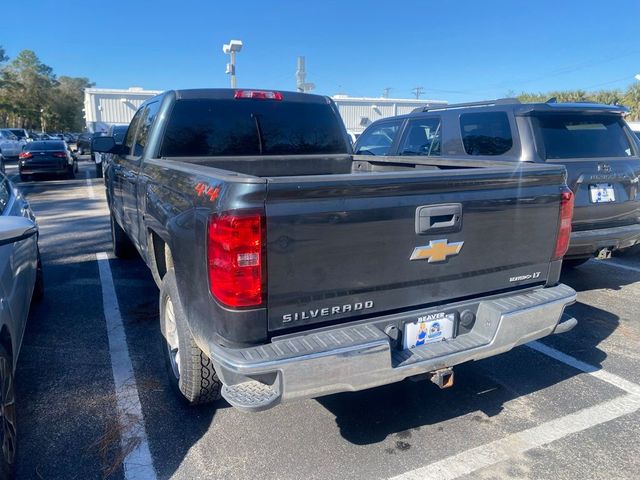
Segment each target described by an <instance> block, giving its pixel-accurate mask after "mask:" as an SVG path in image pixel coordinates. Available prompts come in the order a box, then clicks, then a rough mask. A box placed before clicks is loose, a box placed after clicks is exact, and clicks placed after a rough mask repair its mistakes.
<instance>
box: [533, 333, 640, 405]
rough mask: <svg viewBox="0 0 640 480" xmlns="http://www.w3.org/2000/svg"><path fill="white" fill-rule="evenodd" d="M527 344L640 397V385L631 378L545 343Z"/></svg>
mask: <svg viewBox="0 0 640 480" xmlns="http://www.w3.org/2000/svg"><path fill="white" fill-rule="evenodd" d="M527 346H528V347H529V348H532V349H534V350H535V351H537V352H540V353H542V354H544V355H546V356H548V357H551V358H553V359H555V360H558V361H559V362H562V363H564V364H566V365H569V366H570V367H573V368H575V369H577V370H580V371H582V372H584V373H588V374H589V375H592V376H594V377H596V378H597V379H599V380H602V381H603V382H607V383H609V384H611V385H613V386H614V387H617V388H619V389H620V390H624V391H625V392H627V393H631V394H633V395H636V396H638V397H640V385H638V384H637V383H633V382H630V381H629V380H625V379H624V378H622V377H619V376H618V375H615V374H613V373H610V372H607V371H605V370H602V369H601V368H597V367H594V366H593V365H589V364H588V363H585V362H583V361H581V360H578V359H577V358H575V357H572V356H570V355H567V354H566V353H562V352H561V351H559V350H556V349H555V348H551V347H549V346H547V345H545V344H544V343H541V342H530V343H528V344H527Z"/></svg>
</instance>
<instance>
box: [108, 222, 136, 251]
mask: <svg viewBox="0 0 640 480" xmlns="http://www.w3.org/2000/svg"><path fill="white" fill-rule="evenodd" d="M111 241H112V242H113V254H114V255H115V256H116V257H118V258H127V257H130V256H131V254H132V253H133V243H131V240H129V237H127V234H126V233H125V231H124V230H123V229H122V227H121V226H120V225H119V224H118V222H117V221H116V219H115V218H113V214H111Z"/></svg>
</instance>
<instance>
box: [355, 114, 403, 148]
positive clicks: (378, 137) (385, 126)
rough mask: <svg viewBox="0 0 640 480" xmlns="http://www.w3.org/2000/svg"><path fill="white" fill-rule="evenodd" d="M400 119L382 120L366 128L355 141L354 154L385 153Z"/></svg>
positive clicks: (395, 132) (396, 130)
mask: <svg viewBox="0 0 640 480" xmlns="http://www.w3.org/2000/svg"><path fill="white" fill-rule="evenodd" d="M401 123H402V121H401V120H400V121H397V122H384V123H381V124H379V125H375V126H373V127H371V128H368V129H367V130H366V131H365V132H364V133H363V134H362V135H360V138H358V142H357V143H356V155H379V156H382V155H387V154H388V153H389V149H390V148H391V144H392V143H393V139H394V138H395V136H396V134H397V133H398V129H399V128H400V124H401Z"/></svg>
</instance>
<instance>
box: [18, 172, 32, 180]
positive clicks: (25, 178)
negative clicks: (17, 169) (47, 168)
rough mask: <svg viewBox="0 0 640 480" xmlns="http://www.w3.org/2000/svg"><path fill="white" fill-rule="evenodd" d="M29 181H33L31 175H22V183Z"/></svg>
mask: <svg viewBox="0 0 640 480" xmlns="http://www.w3.org/2000/svg"><path fill="white" fill-rule="evenodd" d="M29 180H31V177H30V176H29V175H25V174H24V173H21V174H20V181H21V182H28V181H29Z"/></svg>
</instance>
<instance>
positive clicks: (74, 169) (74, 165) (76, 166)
mask: <svg viewBox="0 0 640 480" xmlns="http://www.w3.org/2000/svg"><path fill="white" fill-rule="evenodd" d="M73 171H74V172H75V173H78V172H79V171H80V167H78V161H77V160H74V161H73Z"/></svg>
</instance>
